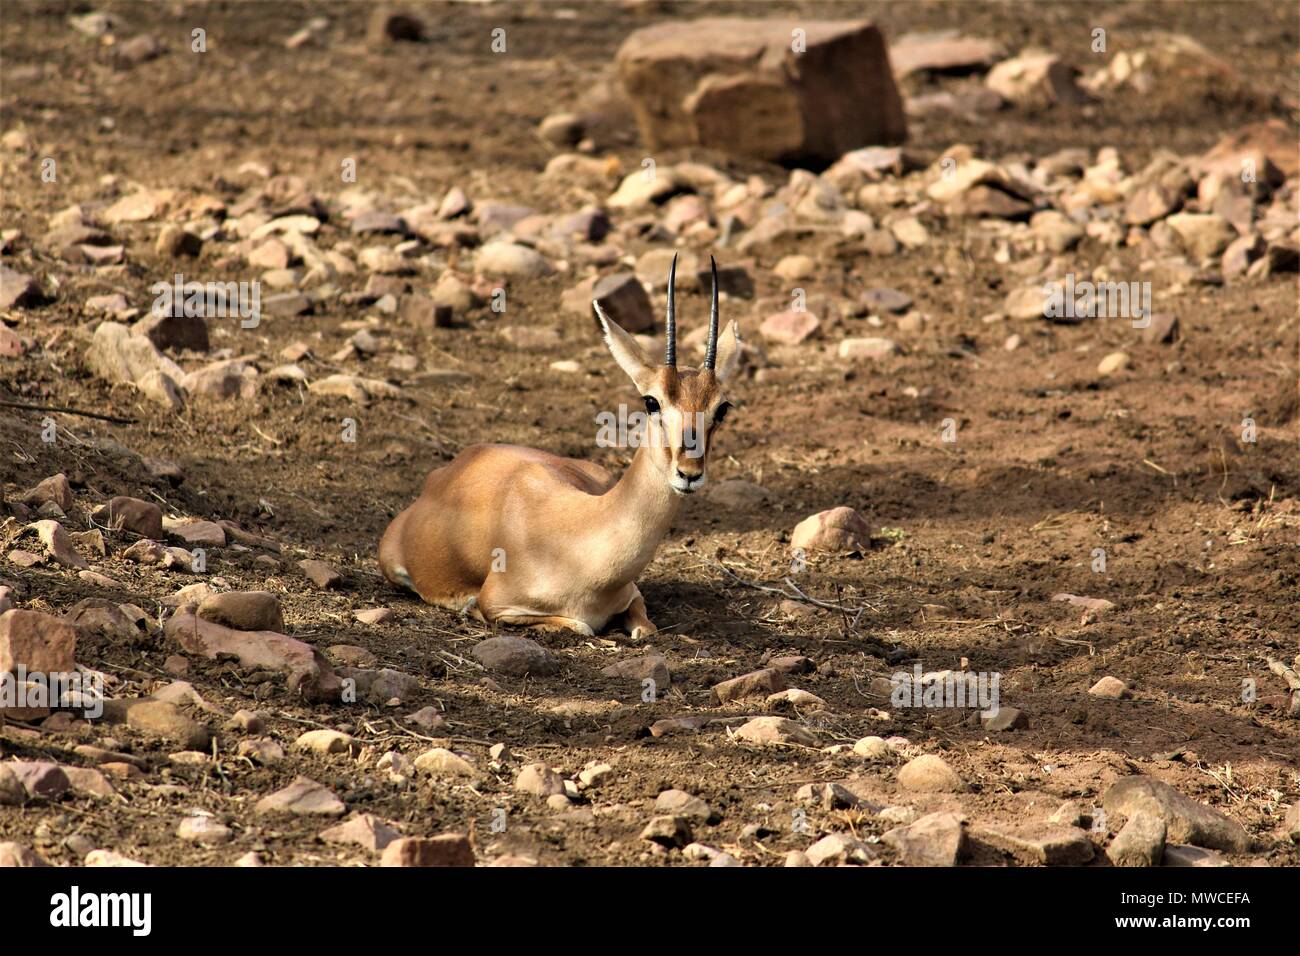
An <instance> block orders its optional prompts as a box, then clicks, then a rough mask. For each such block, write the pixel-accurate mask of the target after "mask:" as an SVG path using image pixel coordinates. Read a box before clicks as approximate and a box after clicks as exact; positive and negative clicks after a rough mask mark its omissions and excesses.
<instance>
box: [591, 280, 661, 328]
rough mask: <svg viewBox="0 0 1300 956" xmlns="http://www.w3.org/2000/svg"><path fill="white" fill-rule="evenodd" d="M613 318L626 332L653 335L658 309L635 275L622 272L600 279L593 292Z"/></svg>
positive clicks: (608, 314)
mask: <svg viewBox="0 0 1300 956" xmlns="http://www.w3.org/2000/svg"><path fill="white" fill-rule="evenodd" d="M591 298H592V299H594V300H595V301H597V302H599V303H600V307H601V309H602V310H603V311H604V312H605V314H606V315H607V316H609V318H611V319H613V320H614V322H615V323H616V324H618V325H620V326H621V327H622V328H623V329H624V330H625V331H627V332H632V333H634V334H635V333H639V332H649V331H651V330H652V329H654V326H655V314H654V309H653V308H652V307H651V304H650V297H649V296H648V295H646V291H645V287H644V286H642V285H641V282H640V280H638V279H637V277H636V275H635V274H634V273H631V272H618V273H615V274H614V275H609V276H605V277H604V278H602V279H600V280H599V281H598V282H597V283H596V284H595V285H594V286H593V287H592V290H591Z"/></svg>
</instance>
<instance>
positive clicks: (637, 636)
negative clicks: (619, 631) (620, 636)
mask: <svg viewBox="0 0 1300 956" xmlns="http://www.w3.org/2000/svg"><path fill="white" fill-rule="evenodd" d="M658 630H659V628H657V627H655V626H654V625H653V624H651V623H649V622H646V623H645V624H640V625H637V626H636V627H634V628H632V631H631V634H630V637H631V639H632V640H633V641H644V640H645V639H646V638H648V637H650V636H652V635H653V634H655V633H656V632H657V631H658Z"/></svg>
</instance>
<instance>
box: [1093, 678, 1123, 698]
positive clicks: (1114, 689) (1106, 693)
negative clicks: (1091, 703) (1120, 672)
mask: <svg viewBox="0 0 1300 956" xmlns="http://www.w3.org/2000/svg"><path fill="white" fill-rule="evenodd" d="M1088 693H1089V694H1090V695H1092V696H1093V697H1103V698H1105V699H1106V700H1127V699H1128V698H1129V697H1132V696H1133V695H1132V693H1130V691H1129V689H1128V685H1127V684H1125V683H1124V682H1123V681H1122V680H1120V679H1119V678H1118V677H1111V676H1110V675H1107V676H1105V677H1103V678H1102V679H1101V680H1099V681H1097V683H1095V684H1093V685H1092V686H1091V687H1089V688H1088Z"/></svg>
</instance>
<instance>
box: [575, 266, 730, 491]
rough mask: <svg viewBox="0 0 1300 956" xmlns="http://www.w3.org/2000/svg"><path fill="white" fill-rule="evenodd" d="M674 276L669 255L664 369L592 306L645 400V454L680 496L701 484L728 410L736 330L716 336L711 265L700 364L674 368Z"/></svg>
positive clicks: (715, 282) (608, 341)
mask: <svg viewBox="0 0 1300 956" xmlns="http://www.w3.org/2000/svg"><path fill="white" fill-rule="evenodd" d="M710 261H712V260H710ZM676 277H677V257H676V256H674V257H673V264H672V267H671V268H670V269H669V271H668V317H667V321H666V322H665V331H666V333H667V337H668V346H667V351H666V354H665V358H664V364H663V365H656V364H655V363H654V362H653V361H652V360H651V359H650V356H648V355H646V353H645V350H644V349H642V348H641V346H640V345H638V344H637V341H636V339H634V338H632V336H630V335H629V334H628V333H627V332H626V331H624V330H623V329H622V328H621V327H620V326H619V325H618V323H616V322H615V321H614V320H613V319H611V318H610V317H609V316H607V315H606V314H605V312H604V310H602V309H601V307H600V303H599V302H594V303H593V305H594V306H595V307H596V315H597V316H599V318H600V324H601V326H602V328H604V330H605V344H606V345H608V346H609V350H610V352H611V353H612V354H613V356H614V361H616V362H618V364H619V367H620V368H622V369H623V371H624V372H626V373H627V376H628V378H630V379H632V382H633V384H635V385H636V387H637V390H638V391H639V392H640V393H641V398H642V400H643V401H644V402H645V410H646V416H647V421H646V430H645V434H644V435H643V436H642V438H641V441H642V443H643V444H644V445H646V446H648V447H647V448H646V452H647V454H649V455H650V456H651V460H652V461H653V462H654V463H655V465H656V466H657V467H658V469H659V470H660V472H661V473H662V474H663V477H664V480H665V481H666V482H667V484H668V487H669V488H671V489H672V490H673V491H674V492H676V493H677V494H679V495H689V494H690V493H691V492H694V491H698V490H699V489H700V488H701V487H703V485H704V480H705V466H706V463H707V461H708V457H709V451H710V449H711V448H712V446H713V435H714V432H715V431H716V430H717V427H718V425H720V424H721V423H722V420H723V418H724V417H726V414H727V411H728V410H729V409H730V408H731V403H729V402H728V401H727V398H726V395H725V394H724V393H723V389H722V385H723V383H724V382H725V381H726V380H727V379H728V378H730V377H731V375H732V373H733V372H735V370H736V367H737V366H738V365H739V364H740V332H739V330H738V329H737V328H736V323H735V321H734V320H733V321H731V322H729V323H728V324H727V330H726V331H725V332H723V333H722V337H721V339H719V337H718V266H717V263H713V297H712V308H711V309H710V313H709V341H708V347H707V349H706V351H705V356H704V364H703V365H702V366H701V367H700V368H687V367H683V366H679V365H678V364H677V321H676V315H675V301H674V294H673V293H674V289H673V286H674V283H675V280H676Z"/></svg>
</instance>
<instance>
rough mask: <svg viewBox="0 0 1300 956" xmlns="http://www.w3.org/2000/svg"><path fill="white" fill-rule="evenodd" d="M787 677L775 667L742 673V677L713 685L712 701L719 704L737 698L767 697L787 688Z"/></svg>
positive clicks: (727, 702)
mask: <svg viewBox="0 0 1300 956" xmlns="http://www.w3.org/2000/svg"><path fill="white" fill-rule="evenodd" d="M785 688H786V683H785V677H784V676H783V675H782V674H781V672H780V671H777V670H775V669H773V668H765V669H764V670H758V671H752V672H750V673H748V674H742V675H741V676H740V677H733V678H731V679H730V680H724V681H722V682H721V683H719V684H715V685H714V686H713V699H712V703H713V704H714V705H715V706H717V705H720V704H729V703H731V702H732V701H735V700H742V699H744V698H746V697H760V696H761V697H766V696H767V695H768V694H771V693H774V692H776V691H782V690H785Z"/></svg>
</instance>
